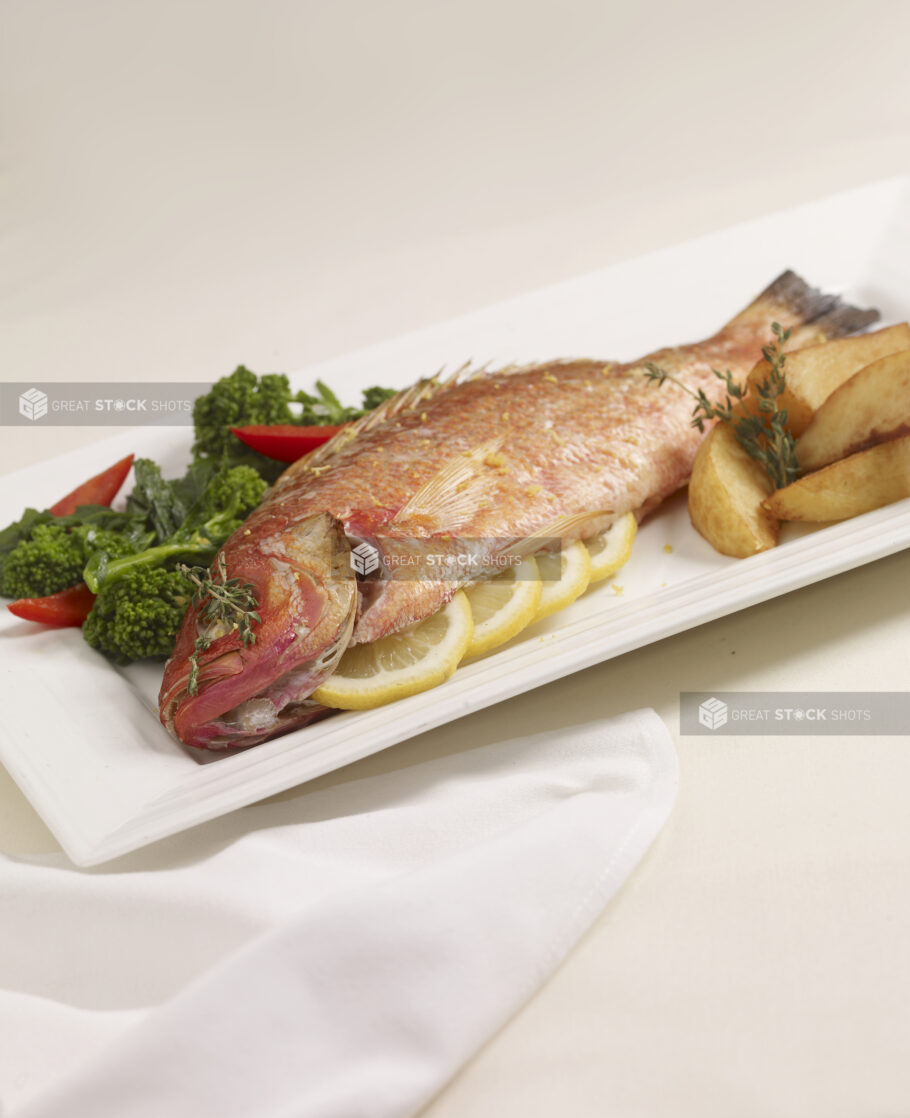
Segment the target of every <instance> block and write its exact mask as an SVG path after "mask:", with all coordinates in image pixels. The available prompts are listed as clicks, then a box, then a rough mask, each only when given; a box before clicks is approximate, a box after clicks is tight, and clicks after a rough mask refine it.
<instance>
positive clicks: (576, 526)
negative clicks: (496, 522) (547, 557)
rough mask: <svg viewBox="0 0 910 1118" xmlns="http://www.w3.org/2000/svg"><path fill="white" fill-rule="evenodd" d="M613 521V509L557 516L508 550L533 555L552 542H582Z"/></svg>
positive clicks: (604, 529)
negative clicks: (557, 540)
mask: <svg viewBox="0 0 910 1118" xmlns="http://www.w3.org/2000/svg"><path fill="white" fill-rule="evenodd" d="M615 519H616V513H615V511H614V510H613V509H599V510H598V511H597V512H576V513H570V514H568V515H566V516H558V517H556V518H555V519H554V520H551V521H549V523H547V524H543V525H542V526H541V527H540V528H537V529H535V531H533V532H530V533H529V534H528V535H527V536H524V537H522V538H521V539H520V540H516V541H515V543H514V544H513V545H512V547H511V548H509V550H510V551H512V552H514V554H516V555H518V554H521V555H533V553H534V552H535V551H539V550H540V549H541V548H542V547H545V546H546V545H547V543H548V542H550V541H552V540H556V539H559V540H583V539H587V538H588V537H589V536H593V535H597V534H598V533H599V532H605V531H606V530H607V528H609V527H610V525H611V524H612V523H613V521H614V520H615Z"/></svg>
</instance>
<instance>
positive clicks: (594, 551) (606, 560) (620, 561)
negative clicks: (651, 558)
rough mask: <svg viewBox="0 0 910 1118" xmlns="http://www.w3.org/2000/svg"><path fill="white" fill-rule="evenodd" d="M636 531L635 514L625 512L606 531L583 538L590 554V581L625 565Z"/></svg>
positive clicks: (599, 579)
mask: <svg viewBox="0 0 910 1118" xmlns="http://www.w3.org/2000/svg"><path fill="white" fill-rule="evenodd" d="M637 531H638V523H637V521H636V520H635V516H634V515H633V514H632V513H631V512H627V513H626V515H625V516H621V517H620V518H619V520H617V521H616V523H615V524H611V525H610V527H609V528H608V529H607V530H606V532H603V533H601V535H599V536H593V537H592V538H591V539H590V540H585V547H586V548H587V549H588V554H589V555H590V556H591V582H600V581H601V580H602V579H605V578H609V577H610V576H611V575H615V574H616V572H617V571H618V570H619V568H620V567H623V566H625V564H626V563H627V562H628V561H629V556H630V555H631V554H632V544H633V543H634V542H635V533H636V532H637Z"/></svg>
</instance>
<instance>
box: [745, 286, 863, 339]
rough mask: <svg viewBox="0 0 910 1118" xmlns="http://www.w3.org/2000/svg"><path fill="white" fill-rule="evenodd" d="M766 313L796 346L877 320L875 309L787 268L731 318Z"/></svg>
mask: <svg viewBox="0 0 910 1118" xmlns="http://www.w3.org/2000/svg"><path fill="white" fill-rule="evenodd" d="M769 316H770V317H772V318H773V319H774V320H775V321H779V322H780V324H781V325H782V326H784V327H785V328H789V329H790V330H791V335H790V345H791V346H799V345H811V344H812V343H813V342H816V341H818V342H821V341H831V340H832V339H834V338H843V337H847V336H848V335H849V334H858V333H860V332H861V331H862V330H865V329H866V328H867V327H868V326H871V325H872V323H873V322H876V321H878V318H879V312H878V311H877V310H874V309H873V308H863V307H856V306H853V304H852V303H848V302H845V301H844V300H843V299H842V298H841V297H840V296H839V295H833V294H830V293H827V292H824V291H820V290H819V289H818V288H817V287H812V286H810V285H809V284H808V283H806V281H805V280H804V279H802V278H801V277H800V276H798V275H797V274H796V273H795V272H792V271H790V270H789V269H788V270H787V271H786V272H783V273H781V275H779V276H778V277H777V279H776V280H774V282H773V283H771V284H769V285H768V287H766V288H765V290H764V291H763V292H762V293H761V294H760V295H759V296H758V298H757V299H755V300H754V301H753V302H752V303H750V304H749V306H748V307H746V309H745V310H744V311H742V312H741V313H740V314H739V315H737V316H736V318H735V319H734V320H733V321H734V322H739V321H744V320H745V321H750V320H754V319H757V318H763V319H765V320H767V319H768V317H769Z"/></svg>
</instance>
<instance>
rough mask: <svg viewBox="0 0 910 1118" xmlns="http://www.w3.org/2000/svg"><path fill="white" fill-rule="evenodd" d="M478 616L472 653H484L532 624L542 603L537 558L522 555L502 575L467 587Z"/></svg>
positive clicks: (473, 610) (471, 644) (473, 614)
mask: <svg viewBox="0 0 910 1118" xmlns="http://www.w3.org/2000/svg"><path fill="white" fill-rule="evenodd" d="M465 594H467V597H468V601H469V602H470V603H471V615H472V617H473V618H474V637H473V639H472V641H471V643H470V644H469V645H468V651H467V655H468V656H482V655H483V654H484V653H485V652H490V651H491V650H492V649H494V648H498V647H499V645H501V644H505V642H506V641H508V640H511V639H512V637H514V636H516V634H518V633H520V632H521V630H522V629H524V627H525V626H526V625H530V624H531V622H532V621H533V620H534V618H535V617H536V616H537V607H538V605H539V604H540V575H539V573H538V570H537V564H536V563H535V562H534V560H533V559H531V558H527V559H522V561H521V562H520V563H517V564H516V565H515V566H514V567H510V568H509V569H508V570H507V571H504V572H503V573H502V574H501V575H497V576H496V577H495V578H491V579H489V581H487V582H479V583H477V585H476V586H470V587H468V589H467V590H466V591H465Z"/></svg>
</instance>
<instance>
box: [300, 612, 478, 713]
mask: <svg viewBox="0 0 910 1118" xmlns="http://www.w3.org/2000/svg"><path fill="white" fill-rule="evenodd" d="M473 633H474V622H473V621H472V619H471V606H470V603H469V602H468V599H467V597H466V596H465V593H464V591H463V590H459V591H458V593H457V594H456V595H455V597H454V598H453V599H452V600H451V602H449V603H448V605H446V606H444V607H443V608H442V609H441V610H439V611H438V612H437V613H434V614H433V615H432V616H431V617H427V618H425V619H424V620H423V621H418V622H417V623H416V624H414V625H409V626H408V627H407V629H402V630H401V632H400V633H392V634H391V635H390V636H387V637H381V638H380V639H379V640H378V641H371V642H370V643H369V644H355V645H354V647H353V648H349V649H347V651H346V652H345V654H344V655H343V656H342V657H341V659H340V660H339V661H338V667H337V668H336V669H335V671H334V672H333V673H332V674H331V675H330V676H329V678H328V679H327V680H326V681H325V683H323V685H322V686H321V687H317V688H316V690H315V691H314V692H313V695H312V698H314V699H315V700H316V702H317V703H322V704H323V705H324V706H327V707H337V708H339V709H341V710H369V709H371V708H372V707H378V706H382V705H383V704H385V703H391V702H392V701H393V700H395V699H404V698H405V697H406V696H408V695H416V694H418V693H419V692H420V691H427V690H429V689H430V688H431V687H435V686H436V685H437V684H438V683H442V682H443V681H444V680H446V679H448V678H449V676H450V675H451V674H452V673H453V672H454V671H455V669H456V668H457V667H458V662H459V660H461V658H462V657H463V656H464V654H465V652H467V649H468V645H469V644H470V643H471V637H472V636H473Z"/></svg>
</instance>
